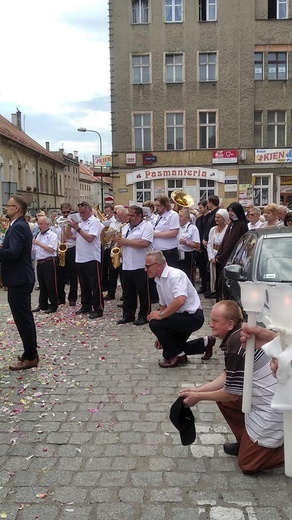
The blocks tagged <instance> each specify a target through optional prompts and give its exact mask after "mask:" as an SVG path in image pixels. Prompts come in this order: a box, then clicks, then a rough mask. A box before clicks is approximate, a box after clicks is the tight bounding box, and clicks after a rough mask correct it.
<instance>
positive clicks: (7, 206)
mask: <svg viewBox="0 0 292 520" xmlns="http://www.w3.org/2000/svg"><path fill="white" fill-rule="evenodd" d="M6 208H16V204H6Z"/></svg>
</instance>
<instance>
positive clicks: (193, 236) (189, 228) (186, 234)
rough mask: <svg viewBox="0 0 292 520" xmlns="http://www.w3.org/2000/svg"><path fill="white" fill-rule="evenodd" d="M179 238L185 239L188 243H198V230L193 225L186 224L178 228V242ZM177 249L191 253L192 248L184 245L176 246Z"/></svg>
mask: <svg viewBox="0 0 292 520" xmlns="http://www.w3.org/2000/svg"><path fill="white" fill-rule="evenodd" d="M180 238H185V239H186V240H187V241H188V242H197V243H198V244H199V243H200V235H199V230H198V228H197V226H195V224H192V223H191V222H187V223H186V224H185V225H184V226H180V228H179V232H178V241H179V239H180ZM178 248H179V249H180V250H181V251H185V252H189V251H193V250H194V248H193V247H190V246H186V245H184V244H180V243H179V244H178Z"/></svg>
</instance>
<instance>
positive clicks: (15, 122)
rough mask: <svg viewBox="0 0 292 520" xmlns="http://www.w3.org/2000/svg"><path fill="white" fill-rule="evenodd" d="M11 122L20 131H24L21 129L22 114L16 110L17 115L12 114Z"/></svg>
mask: <svg viewBox="0 0 292 520" xmlns="http://www.w3.org/2000/svg"><path fill="white" fill-rule="evenodd" d="M11 121H12V124H13V125H14V126H16V127H17V128H18V129H19V130H22V127H21V112H20V110H18V108H17V109H16V114H11Z"/></svg>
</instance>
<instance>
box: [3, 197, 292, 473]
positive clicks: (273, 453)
mask: <svg viewBox="0 0 292 520" xmlns="http://www.w3.org/2000/svg"><path fill="white" fill-rule="evenodd" d="M26 211H27V204H26V202H25V199H24V198H23V197H21V196H18V195H14V196H12V197H11V198H10V199H9V201H8V204H7V206H6V214H5V217H3V218H2V220H1V222H2V230H1V235H3V237H2V236H1V238H2V240H1V244H0V263H1V275H2V282H1V283H2V284H3V285H5V287H7V288H8V302H9V305H10V308H11V312H12V315H13V318H14V321H15V324H16V326H17V328H18V331H19V335H20V337H21V340H22V343H23V354H22V355H20V356H18V360H17V362H16V363H15V364H14V365H11V366H10V367H9V368H10V369H11V370H23V369H29V368H33V367H36V366H37V365H38V363H39V357H38V353H37V338H36V329H35V323H34V318H33V314H32V312H43V313H44V314H51V313H55V312H56V311H57V310H58V307H59V306H60V305H64V304H65V303H66V299H68V303H69V305H70V306H76V303H77V300H78V291H79V289H78V288H80V301H81V306H80V308H79V309H77V310H76V315H80V314H84V315H88V317H89V318H90V319H98V318H101V317H102V316H103V314H104V306H105V302H106V301H107V300H114V299H115V298H116V291H117V284H118V279H120V284H121V288H122V297H121V302H119V303H118V306H119V307H121V308H122V315H121V317H120V319H119V320H118V321H117V323H118V325H124V324H126V323H133V324H134V325H136V326H140V325H146V324H149V327H150V330H151V331H152V332H153V334H154V336H155V347H156V348H157V349H161V350H162V358H161V359H160V360H159V366H160V367H161V368H175V367H179V366H182V365H185V364H186V363H188V356H190V355H198V354H202V357H201V359H202V360H204V361H206V360H209V359H210V358H211V357H212V354H213V348H214V345H215V342H216V338H219V339H221V340H222V343H221V348H222V349H223V350H224V355H225V369H224V371H223V373H222V374H221V375H219V376H218V378H216V379H215V380H214V381H212V382H211V383H207V384H205V385H203V386H202V387H194V388H187V389H184V390H182V391H181V393H180V395H181V397H183V399H184V405H185V406H186V407H189V406H194V405H195V404H197V403H198V402H199V401H201V400H209V401H210V400H212V401H215V402H216V403H217V404H218V407H219V409H220V411H221V413H222V414H223V416H224V417H225V419H226V421H227V423H228V424H229V425H230V428H231V429H232V431H233V432H234V435H235V437H236V441H237V442H236V443H234V444H232V445H231V444H226V445H224V451H225V452H226V453H228V454H231V455H236V456H238V461H239V466H240V468H241V469H242V471H244V472H247V473H248V472H255V471H259V470H262V469H269V468H273V467H277V466H279V465H282V464H283V423H282V417H281V414H280V413H277V412H275V410H272V409H271V407H270V403H271V398H272V396H273V394H274V391H275V386H276V382H275V380H274V379H273V375H272V371H271V368H270V364H269V363H270V359H269V358H268V356H266V354H264V352H263V351H261V350H256V351H255V358H254V381H253V391H254V395H256V396H257V399H255V401H254V403H253V406H252V409H251V412H250V413H249V414H245V415H244V414H243V413H242V411H241V398H242V392H243V370H244V348H243V347H244V344H245V341H246V338H247V337H248V336H249V335H250V334H256V336H257V337H258V338H259V341H258V342H257V345H258V346H259V347H260V346H261V345H262V343H263V341H260V340H261V339H262V338H263V332H262V331H261V330H260V329H259V328H257V329H256V330H249V329H247V328H245V329H244V330H243V331H242V321H243V320H242V314H241V311H240V308H239V307H238V305H237V304H236V303H234V302H228V301H222V302H220V301H218V300H220V298H219V294H218V291H219V287H220V280H221V275H222V271H223V268H224V266H225V265H226V262H227V260H228V257H229V255H230V253H231V251H232V249H233V247H234V245H235V244H236V242H237V241H238V239H239V238H240V237H241V236H242V235H243V234H244V233H245V232H247V231H248V230H252V229H255V228H258V227H263V228H265V227H266V228H269V227H279V226H291V225H292V212H291V211H289V210H288V208H285V207H283V206H282V207H279V206H277V205H276V204H274V203H271V204H268V205H267V206H265V207H264V209H263V212H262V211H261V209H260V208H258V207H254V206H252V205H249V206H248V207H245V208H244V207H243V206H242V205H241V204H239V203H238V202H232V203H230V204H229V205H228V207H227V208H226V209H225V208H222V207H221V206H220V201H219V198H218V197H217V196H216V195H211V196H210V197H209V198H208V200H201V201H200V202H199V204H198V210H197V211H196V210H195V211H192V210H191V209H190V208H189V207H184V206H180V207H176V208H173V204H172V201H171V200H170V199H169V198H168V197H167V196H166V195H159V196H157V197H156V198H155V200H154V201H153V202H152V201H147V202H145V203H144V204H143V205H142V206H141V205H131V206H129V207H124V206H122V205H116V206H108V207H106V208H105V212H104V214H103V215H102V214H101V212H100V211H96V210H95V209H94V208H92V206H91V205H90V204H89V203H88V202H86V201H83V202H80V203H79V204H78V208H76V211H74V208H72V207H71V205H70V204H69V203H67V202H64V203H63V204H62V205H61V208H60V211H59V212H54V213H53V214H51V215H50V216H48V215H46V213H45V212H44V211H41V212H39V213H38V214H37V215H36V221H35V222H33V221H32V219H31V218H30V217H29V216H27V214H26ZM35 275H36V276H35ZM196 276H198V277H199V279H200V283H201V286H200V287H199V289H196V287H195V283H196ZM35 278H36V280H37V281H36V285H35ZM34 287H35V288H37V289H38V290H39V302H38V306H37V307H36V308H35V309H33V310H31V293H32V291H33V288H34ZM67 290H68V294H66V291H67ZM200 294H204V296H205V297H206V298H216V299H217V303H216V304H215V305H214V307H213V309H212V313H211V322H210V327H211V331H212V334H211V335H210V336H203V337H201V338H198V339H193V340H189V337H190V335H191V334H192V333H193V332H194V331H197V330H199V329H200V328H201V327H202V325H203V323H204V312H203V308H202V303H201V299H200ZM153 303H155V304H158V307H157V308H155V309H154V308H152V307H151V305H152V304H153ZM265 334H266V335H267V333H265ZM271 334H272V335H273V334H274V333H271ZM271 334H270V335H269V337H268V336H267V337H265V338H264V339H266V340H267V341H268V340H269V339H271ZM273 337H274V336H273ZM242 345H243V346H242ZM259 410H260V411H259ZM264 422H265V423H268V424H269V428H267V427H266V426H264Z"/></svg>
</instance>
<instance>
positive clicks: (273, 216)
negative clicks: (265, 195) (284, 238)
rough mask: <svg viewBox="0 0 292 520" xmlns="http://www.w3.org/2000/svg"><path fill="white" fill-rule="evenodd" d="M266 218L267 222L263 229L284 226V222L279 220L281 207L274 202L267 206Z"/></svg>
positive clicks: (265, 210)
mask: <svg viewBox="0 0 292 520" xmlns="http://www.w3.org/2000/svg"><path fill="white" fill-rule="evenodd" d="M264 217H265V219H266V222H264V225H263V228H274V227H282V226H283V222H281V221H280V220H279V206H278V204H275V203H274V202H271V204H267V206H265V207H264Z"/></svg>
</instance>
